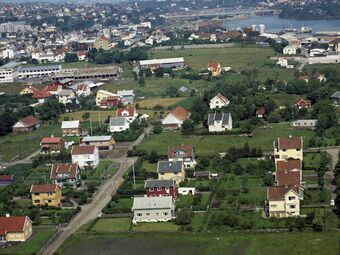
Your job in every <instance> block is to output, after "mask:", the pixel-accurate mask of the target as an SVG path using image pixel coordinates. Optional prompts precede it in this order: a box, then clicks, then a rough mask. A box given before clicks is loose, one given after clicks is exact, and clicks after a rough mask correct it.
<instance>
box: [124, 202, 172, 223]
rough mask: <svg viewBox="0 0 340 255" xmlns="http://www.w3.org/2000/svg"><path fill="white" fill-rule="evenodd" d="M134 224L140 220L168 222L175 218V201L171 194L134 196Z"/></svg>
mask: <svg viewBox="0 0 340 255" xmlns="http://www.w3.org/2000/svg"><path fill="white" fill-rule="evenodd" d="M131 210H132V212H133V220H132V223H133V224H137V223H138V222H166V221H170V220H172V219H174V218H175V203H174V201H173V198H172V197H171V196H162V197H156V196H155V197H134V198H133V206H132V209H131Z"/></svg>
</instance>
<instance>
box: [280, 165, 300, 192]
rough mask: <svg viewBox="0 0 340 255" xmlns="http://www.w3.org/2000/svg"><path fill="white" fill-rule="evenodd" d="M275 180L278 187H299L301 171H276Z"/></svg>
mask: <svg viewBox="0 0 340 255" xmlns="http://www.w3.org/2000/svg"><path fill="white" fill-rule="evenodd" d="M275 179H276V183H277V185H278V186H285V187H300V186H301V170H300V169H296V168H295V169H291V170H287V169H285V170H280V171H276V173H275Z"/></svg>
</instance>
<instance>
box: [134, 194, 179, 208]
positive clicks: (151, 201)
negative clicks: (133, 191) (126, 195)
mask: <svg viewBox="0 0 340 255" xmlns="http://www.w3.org/2000/svg"><path fill="white" fill-rule="evenodd" d="M172 206H173V200H172V197H171V196H165V197H134V198H133V206H132V210H150V209H170V208H172Z"/></svg>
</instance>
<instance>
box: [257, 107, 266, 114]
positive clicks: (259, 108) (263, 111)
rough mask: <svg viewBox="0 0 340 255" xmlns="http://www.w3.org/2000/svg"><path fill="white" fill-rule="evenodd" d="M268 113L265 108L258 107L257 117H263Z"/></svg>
mask: <svg viewBox="0 0 340 255" xmlns="http://www.w3.org/2000/svg"><path fill="white" fill-rule="evenodd" d="M265 113H266V108H264V107H257V108H256V115H263V114H265Z"/></svg>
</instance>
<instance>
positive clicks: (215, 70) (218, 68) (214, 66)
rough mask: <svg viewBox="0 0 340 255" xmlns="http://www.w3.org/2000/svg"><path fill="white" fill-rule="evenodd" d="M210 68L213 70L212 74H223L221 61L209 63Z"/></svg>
mask: <svg viewBox="0 0 340 255" xmlns="http://www.w3.org/2000/svg"><path fill="white" fill-rule="evenodd" d="M207 68H208V70H209V71H210V72H211V75H212V76H214V77H215V76H219V75H220V74H221V71H222V68H221V64H220V63H215V62H213V63H208V67H207Z"/></svg>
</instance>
